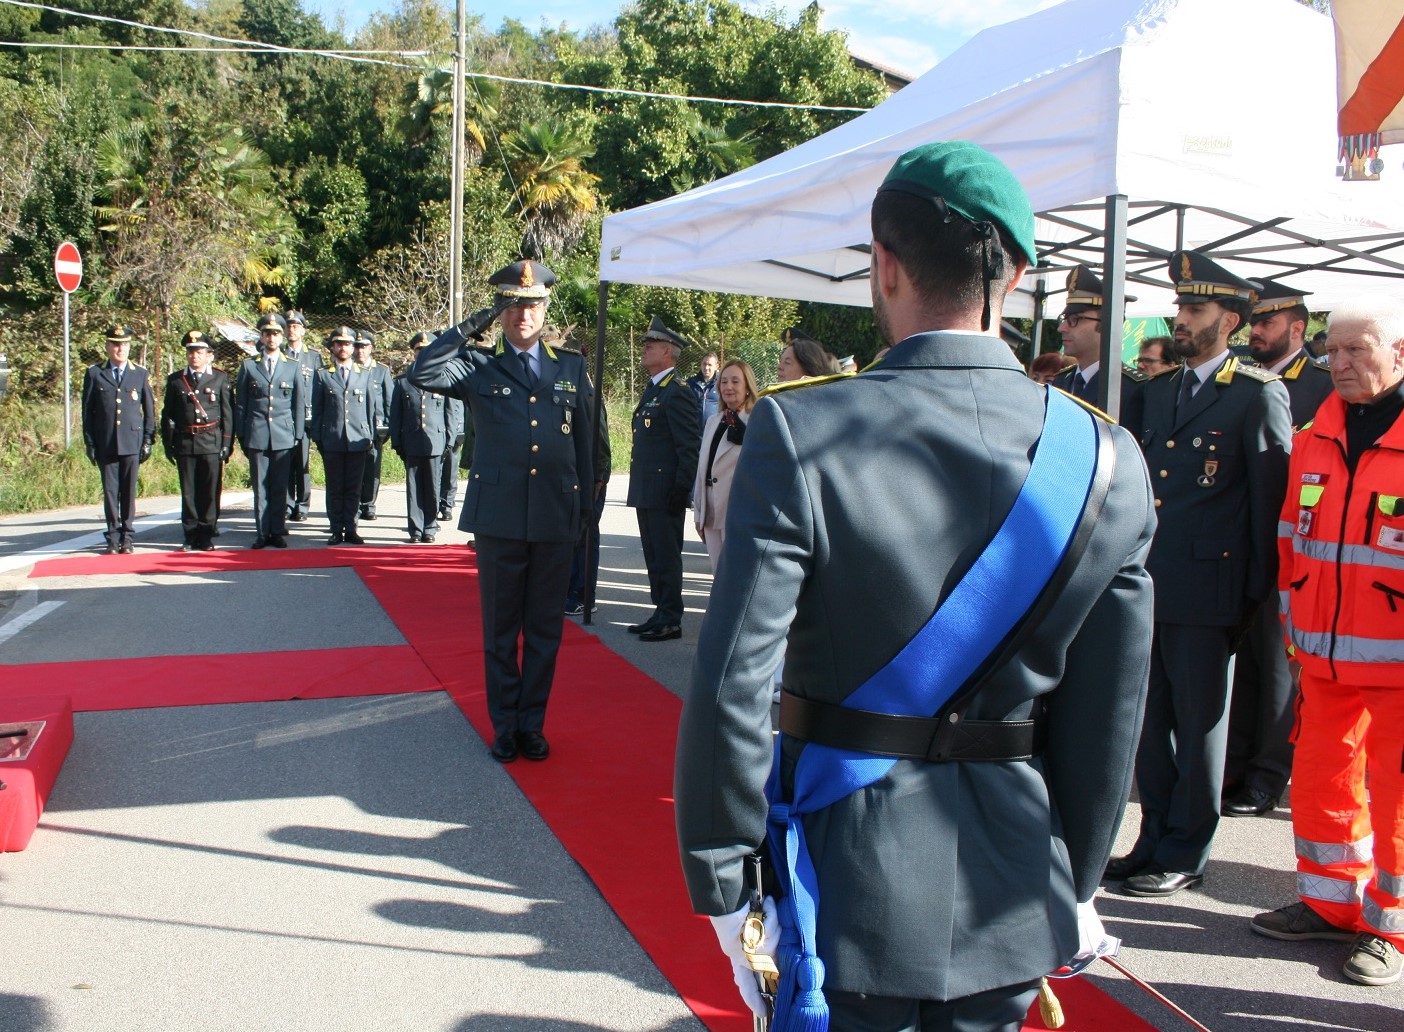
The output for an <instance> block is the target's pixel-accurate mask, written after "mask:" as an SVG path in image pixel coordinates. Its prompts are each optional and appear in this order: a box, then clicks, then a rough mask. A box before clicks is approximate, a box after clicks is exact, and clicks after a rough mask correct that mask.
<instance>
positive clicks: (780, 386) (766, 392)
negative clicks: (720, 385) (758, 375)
mask: <svg viewBox="0 0 1404 1032" xmlns="http://www.w3.org/2000/svg"><path fill="white" fill-rule="evenodd" d="M857 375H858V374H857V373H830V374H829V375H828V376H801V377H800V378H799V379H798V380H790V381H789V382H788V383H772V384H771V385H770V386H769V387H763V388H761V392H760V393H759V394H758V395H756V400H757V401H759V400H760V399H761V398H768V397H770V396H771V395H772V394H779V393H781V392H782V391H791V390H794V389H795V388H797V387H817V386H819V385H820V384H821V383H834V382H835V381H837V380H851V379H852V378H853V377H855V376H857Z"/></svg>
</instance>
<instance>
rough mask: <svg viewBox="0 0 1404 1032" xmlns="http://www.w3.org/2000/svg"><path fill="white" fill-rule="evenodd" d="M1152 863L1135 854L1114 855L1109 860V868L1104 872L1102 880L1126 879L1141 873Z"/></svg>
mask: <svg viewBox="0 0 1404 1032" xmlns="http://www.w3.org/2000/svg"><path fill="white" fill-rule="evenodd" d="M1149 866H1150V864H1149V863H1148V862H1147V861H1145V860H1142V859H1140V858H1138V857H1134V856H1114V857H1112V858H1111V859H1110V860H1108V861H1107V869H1106V871H1104V872H1103V873H1102V881H1125V880H1126V879H1127V878H1129V877H1131V876H1132V875H1133V874H1140V873H1141V872H1142V871H1144V870H1145V869H1146V868H1147V867H1149Z"/></svg>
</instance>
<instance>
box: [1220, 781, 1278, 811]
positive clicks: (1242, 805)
mask: <svg viewBox="0 0 1404 1032" xmlns="http://www.w3.org/2000/svg"><path fill="white" fill-rule="evenodd" d="M1277 799H1278V797H1277V796H1275V795H1269V794H1268V793H1267V792H1264V791H1263V790H1262V789H1260V788H1245V789H1243V790H1241V791H1240V792H1239V793H1238V794H1237V795H1235V796H1234V797H1233V798H1232V799H1230V800H1228V801H1227V802H1226V803H1224V808H1223V815H1224V816H1225V817H1261V816H1262V815H1263V814H1265V813H1267V812H1268V811H1269V810H1272V809H1276V807H1277Z"/></svg>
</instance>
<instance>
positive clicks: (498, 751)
mask: <svg viewBox="0 0 1404 1032" xmlns="http://www.w3.org/2000/svg"><path fill="white" fill-rule="evenodd" d="M492 758H493V759H494V760H496V761H497V762H498V763H511V762H512V761H513V760H515V759H516V758H517V736H516V735H498V736H497V741H495V742H493V743H492Z"/></svg>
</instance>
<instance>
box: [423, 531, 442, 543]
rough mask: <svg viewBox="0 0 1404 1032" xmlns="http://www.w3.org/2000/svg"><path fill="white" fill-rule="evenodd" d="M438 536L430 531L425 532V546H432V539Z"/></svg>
mask: <svg viewBox="0 0 1404 1032" xmlns="http://www.w3.org/2000/svg"><path fill="white" fill-rule="evenodd" d="M438 536H439V535H438V534H436V533H434V532H433V531H432V530H431V531H429V532H427V533H426V534H425V535H424V543H425V544H426V545H432V544H433V543H434V539H435V538H436V537H438Z"/></svg>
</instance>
